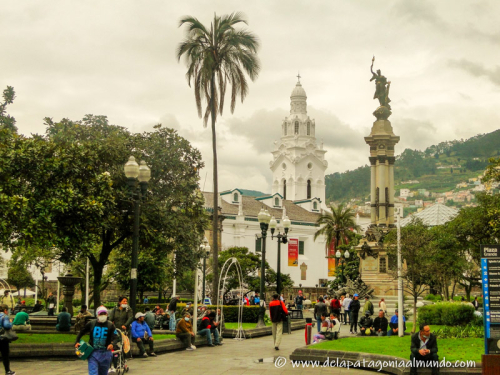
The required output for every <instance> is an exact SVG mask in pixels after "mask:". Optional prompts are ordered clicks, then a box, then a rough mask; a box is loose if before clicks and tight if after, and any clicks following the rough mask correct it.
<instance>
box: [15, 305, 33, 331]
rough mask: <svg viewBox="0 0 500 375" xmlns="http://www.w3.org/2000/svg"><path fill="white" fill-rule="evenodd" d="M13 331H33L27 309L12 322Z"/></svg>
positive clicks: (20, 312) (19, 313)
mask: <svg viewBox="0 0 500 375" xmlns="http://www.w3.org/2000/svg"><path fill="white" fill-rule="evenodd" d="M12 329H13V330H14V331H31V324H30V316H29V315H28V313H27V312H26V309H22V310H21V311H19V312H18V313H17V314H16V317H15V318H14V321H13V322H12Z"/></svg>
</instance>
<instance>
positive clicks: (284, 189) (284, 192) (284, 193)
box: [283, 180, 286, 199]
mask: <svg viewBox="0 0 500 375" xmlns="http://www.w3.org/2000/svg"><path fill="white" fill-rule="evenodd" d="M283 199H286V180H283Z"/></svg>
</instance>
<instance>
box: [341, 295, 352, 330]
mask: <svg viewBox="0 0 500 375" xmlns="http://www.w3.org/2000/svg"><path fill="white" fill-rule="evenodd" d="M351 302H352V299H351V298H350V297H349V294H346V295H345V298H344V302H343V304H342V306H344V324H349V322H351V321H352V320H351V316H350V315H349V305H350V304H351ZM347 317H349V322H348V321H347Z"/></svg>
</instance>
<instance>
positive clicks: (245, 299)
mask: <svg viewBox="0 0 500 375" xmlns="http://www.w3.org/2000/svg"><path fill="white" fill-rule="evenodd" d="M243 301H244V303H245V306H250V300H249V299H248V296H247V295H246V294H245V298H244V299H243Z"/></svg>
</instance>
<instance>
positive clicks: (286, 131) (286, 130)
mask: <svg viewBox="0 0 500 375" xmlns="http://www.w3.org/2000/svg"><path fill="white" fill-rule="evenodd" d="M287 128H288V126H287V124H286V122H285V135H287V133H288V129H287Z"/></svg>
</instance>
